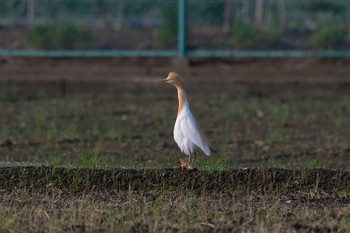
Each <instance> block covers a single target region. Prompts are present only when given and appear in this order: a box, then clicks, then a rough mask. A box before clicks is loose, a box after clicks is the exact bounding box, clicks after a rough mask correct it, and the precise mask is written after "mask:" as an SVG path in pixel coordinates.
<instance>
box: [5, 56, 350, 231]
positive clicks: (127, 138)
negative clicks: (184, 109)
mask: <svg viewBox="0 0 350 233" xmlns="http://www.w3.org/2000/svg"><path fill="white" fill-rule="evenodd" d="M183 62H184V61H174V60H170V59H136V58H132V59H107V58H106V59H42V58H40V59H19V58H17V59H15V58H1V59H0V64H1V65H0V123H1V124H0V125H1V126H0V155H1V156H2V158H3V160H2V163H1V166H0V177H1V179H0V190H1V194H2V195H1V202H0V203H1V205H2V207H3V211H0V217H2V219H4V221H5V222H6V223H7V224H4V227H3V228H1V229H2V230H4V231H8V230H14V231H16V230H17V231H32V232H38V231H42V229H44V231H51V232H59V231H60V230H62V229H63V231H67V230H68V231H72V232H92V231H101V232H102V231H114V232H115V231H131V232H137V231H144V232H146V231H149V232H178V231H181V232H197V231H206V232H237V231H243V232H247V231H250V232H252V231H253V232H296V231H297V232H346V231H348V230H349V229H350V225H349V222H350V221H349V219H350V217H349V215H348V213H349V211H348V210H349V200H350V199H349V187H350V186H349V182H350V175H349V172H348V170H349V168H350V163H349V160H348V158H349V155H350V129H349V128H348V127H347V126H348V125H349V124H350V117H349V114H350V79H349V76H348V75H349V74H350V68H349V67H350V66H349V63H350V62H349V60H346V59H335V60H334V59H333V60H330V59H300V60H298V59H270V60H257V59H239V60H238V59H217V60H212V59H192V60H190V61H189V66H186V67H183V66H181V64H183ZM170 70H176V71H178V72H180V74H182V75H183V77H184V80H183V81H184V84H185V88H186V90H187V92H188V98H189V101H190V105H191V108H192V111H193V113H194V115H195V117H196V118H197V119H198V122H199V124H200V125H201V127H202V128H203V131H204V132H205V134H206V135H207V136H208V138H209V140H210V141H211V145H212V147H213V148H214V149H215V153H214V154H213V156H211V157H209V158H208V157H206V156H205V155H204V154H202V153H200V152H199V153H197V155H196V157H195V162H194V165H195V167H196V168H197V170H194V171H183V170H180V169H178V168H176V162H177V160H178V159H186V157H185V156H184V155H182V154H181V153H180V152H179V150H178V148H177V146H176V145H175V143H174V141H173V139H172V127H173V124H174V121H175V117H176V107H177V103H176V101H177V99H176V92H175V90H174V89H173V88H172V87H168V86H158V85H155V83H154V80H156V79H158V78H160V77H164V76H166V74H167V72H168V71H170ZM58 206H59V207H60V208H61V210H58V209H57V208H58ZM62 206H63V207H62ZM205 210H208V211H205ZM28 215H30V216H32V218H31V219H26V216H28ZM72 216H75V217H74V218H73V217H72ZM21 221H22V222H25V223H26V224H18V222H21ZM120 229H121V230H120Z"/></svg>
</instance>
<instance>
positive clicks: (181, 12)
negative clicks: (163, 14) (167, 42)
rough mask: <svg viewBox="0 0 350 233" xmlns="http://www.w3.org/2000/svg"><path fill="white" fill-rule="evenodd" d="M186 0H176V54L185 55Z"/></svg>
mask: <svg viewBox="0 0 350 233" xmlns="http://www.w3.org/2000/svg"><path fill="white" fill-rule="evenodd" d="M186 7H187V5H186V0H178V32H177V35H178V37H177V44H178V56H179V57H185V56H186V24H187V23H186Z"/></svg>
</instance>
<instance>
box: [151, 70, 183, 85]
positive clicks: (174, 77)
mask: <svg viewBox="0 0 350 233" xmlns="http://www.w3.org/2000/svg"><path fill="white" fill-rule="evenodd" d="M156 82H157V83H168V84H170V85H173V86H175V87H182V82H181V79H180V75H179V74H178V73H176V72H170V73H169V74H168V77H167V78H165V79H159V80H157V81H156Z"/></svg>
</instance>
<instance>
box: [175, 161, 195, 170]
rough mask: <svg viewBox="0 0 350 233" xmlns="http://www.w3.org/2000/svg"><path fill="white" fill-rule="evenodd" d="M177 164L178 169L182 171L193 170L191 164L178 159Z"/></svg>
mask: <svg viewBox="0 0 350 233" xmlns="http://www.w3.org/2000/svg"><path fill="white" fill-rule="evenodd" d="M177 163H178V164H179V167H180V168H181V169H182V170H193V167H192V166H191V164H189V163H188V162H186V161H184V160H182V159H180V160H179V161H178V162H177Z"/></svg>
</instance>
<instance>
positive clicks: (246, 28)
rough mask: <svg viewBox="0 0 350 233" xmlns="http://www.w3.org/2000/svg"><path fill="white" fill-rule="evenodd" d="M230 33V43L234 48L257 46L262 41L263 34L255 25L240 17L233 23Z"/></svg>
mask: <svg viewBox="0 0 350 233" xmlns="http://www.w3.org/2000/svg"><path fill="white" fill-rule="evenodd" d="M232 33H233V34H232V44H233V47H234V48H236V49H252V48H257V47H259V45H260V44H261V43H262V42H263V41H264V35H263V33H262V32H261V31H260V30H259V29H258V28H257V27H255V26H254V25H252V24H248V23H245V22H243V20H240V19H239V20H237V22H236V23H235V24H234V25H233V32H232Z"/></svg>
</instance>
